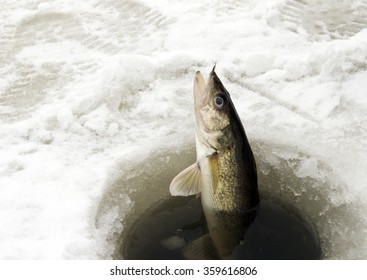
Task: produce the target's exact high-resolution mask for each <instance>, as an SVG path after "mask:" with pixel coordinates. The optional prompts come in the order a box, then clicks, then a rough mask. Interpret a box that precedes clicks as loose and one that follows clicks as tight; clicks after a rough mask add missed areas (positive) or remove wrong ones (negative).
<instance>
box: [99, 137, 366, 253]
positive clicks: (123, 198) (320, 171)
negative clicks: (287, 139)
mask: <svg viewBox="0 0 367 280" xmlns="http://www.w3.org/2000/svg"><path fill="white" fill-rule="evenodd" d="M252 149H253V151H254V154H255V157H256V162H257V165H258V180H259V186H260V187H259V191H260V197H261V199H262V203H263V205H264V207H263V208H264V209H265V210H264V212H265V214H266V215H265V216H267V217H269V215H270V214H271V211H272V210H271V209H275V210H276V211H275V212H276V213H278V214H279V215H283V216H284V215H285V216H287V215H286V214H287V213H286V212H288V214H289V215H290V216H288V218H289V219H290V220H289V221H290V222H292V221H293V222H297V221H298V222H300V223H298V225H299V226H300V227H302V226H303V228H304V230H306V231H308V236H309V237H310V238H311V239H310V240H311V241H310V242H313V243H312V244H313V245H312V246H319V249H320V252H319V253H320V254H319V255H318V256H316V257H310V255H309V257H294V258H317V257H319V258H321V259H355V258H363V254H364V253H363V252H361V250H360V249H359V245H358V244H362V243H363V240H364V229H363V224H361V223H359V220H360V217H361V215H362V214H363V213H360V211H359V209H361V208H360V207H359V204H360V202H358V201H350V197H348V196H347V195H346V193H345V188H344V186H343V184H342V183H341V182H339V181H338V180H336V176H335V174H333V171H332V170H331V169H330V168H329V167H328V165H327V163H325V162H320V161H319V160H318V159H315V158H314V157H312V156H311V155H308V154H306V153H302V152H299V151H297V150H295V149H294V148H292V147H286V146H281V145H276V144H274V143H267V142H263V141H255V142H253V143H252ZM194 160H195V149H194V146H193V145H191V146H190V147H178V148H177V149H166V150H164V149H163V150H159V151H156V152H155V153H154V154H151V155H149V156H146V157H144V158H142V160H141V161H140V162H137V163H135V164H131V163H124V164H123V165H122V167H121V170H119V172H120V176H119V177H118V178H117V179H115V180H113V182H112V183H111V184H110V186H109V187H108V188H107V190H106V192H105V194H104V197H103V199H102V201H101V203H100V206H99V209H98V212H97V217H96V226H97V229H98V231H99V233H100V239H101V240H100V242H104V243H103V246H100V247H101V248H103V252H100V255H101V258H114V259H123V258H134V257H133V255H131V256H130V257H129V256H128V255H126V256H125V255H124V254H126V252H127V250H126V248H128V247H129V246H131V245H132V242H134V240H135V241H136V242H145V241H142V240H143V239H139V240H137V239H136V238H135V237H136V236H135V237H134V236H133V232H134V230H136V228H137V226H138V223H139V221H142V220H144V219H146V218H147V219H149V218H150V219H151V218H152V217H153V216H152V215H153V214H154V213H153V212H152V211H155V213H156V214H157V213H158V214H159V215H161V216H162V215H163V216H164V215H166V214H167V213H168V214H170V215H171V214H172V213H169V211H171V210H172V209H176V210H175V211H183V212H184V211H187V209H190V207H191V208H192V209H194V210H193V214H192V215H187V214H185V213H183V212H182V213H181V214H179V213H175V214H174V215H176V216H177V217H178V218H177V219H181V225H184V222H185V221H183V220H185V219H191V222H193V221H194V220H195V217H196V219H197V215H199V214H198V213H200V210H198V209H200V203H197V202H195V199H194V198H171V197H170V194H169V190H168V188H169V184H170V182H171V180H172V179H173V178H174V176H175V175H176V174H177V173H178V172H180V171H181V170H183V169H184V168H185V167H187V166H188V165H190V164H191V163H192V162H194ZM172 202H174V204H175V205H176V206H174V207H173V206H169V207H168V206H167V207H166V208H163V210H162V208H160V207H161V206H162V203H168V204H170V203H172ZM190 203H191V204H190ZM195 203H196V204H195ZM180 205H181V206H180ZM170 207H171V210H169V209H170ZM172 207H173V208H172ZM180 207H181V208H180ZM195 207H196V208H195ZM198 207H199V208H198ZM159 209H161V210H159ZM180 209H181V210H180ZM195 209H196V210H195ZM289 209H290V210H289ZM172 211H173V210H172ZM172 211H171V212H172ZM152 213H153V214H152ZM159 215H157V217H158V216H159ZM165 217H167V216H165ZM185 217H186V218H185ZM292 217H293V218H292ZM288 218H287V219H288ZM170 219H171V220H172V222H173V219H172V216H171V218H170ZM292 219H293V220H292ZM155 222H157V221H155ZM163 222H166V223H170V222H171V221H170V220H169V219H166V221H163ZM188 222H190V221H188ZM166 225H167V224H166ZM267 226H268V225H267ZM174 227H176V228H174ZM157 228H158V227H157ZM173 228H174V229H173V232H172V231H171V232H169V231H167V232H165V234H166V235H162V236H160V237H159V238H156V239H155V241H154V244H153V245H157V246H158V247H160V248H165V250H166V252H165V254H167V255H165V257H161V258H170V257H172V258H177V255H176V256H172V254H173V255H175V254H177V250H180V249H181V248H182V247H184V246H185V244H184V243H186V242H189V241H190V238H188V237H187V236H183V235H182V234H181V235H180V234H175V231H176V230H177V229H179V228H180V226H177V225H173ZM197 230H203V228H200V227H199V228H198V229H197ZM254 230H255V231H256V230H258V229H256V228H255V229H254ZM250 233H251V232H250ZM146 234H148V233H146ZM150 235H151V233H150ZM134 238H135V239H134ZM192 238H193V237H192ZM191 240H192V239H191ZM296 241H297V240H296ZM142 244H143V243H142ZM142 244H140V245H142ZM164 244H165V245H164ZM284 246H285V245H284ZM143 247H144V246H143ZM168 247H169V248H168ZM258 248H260V247H259V246H258V247H257V248H252V250H253V251H254V250H256V249H258ZM288 249H289V248H288ZM315 250H316V249H315ZM314 252H316V251H314ZM170 254H171V255H170ZM312 256H315V255H312ZM151 258H153V257H151ZM248 258H251V256H250V257H248ZM254 258H269V259H271V258H282V257H281V256H278V257H277V256H275V257H274V256H270V255H267V256H260V257H259V256H258V255H257V256H255V257H254ZM287 258H290V257H289V256H288V257H287Z"/></svg>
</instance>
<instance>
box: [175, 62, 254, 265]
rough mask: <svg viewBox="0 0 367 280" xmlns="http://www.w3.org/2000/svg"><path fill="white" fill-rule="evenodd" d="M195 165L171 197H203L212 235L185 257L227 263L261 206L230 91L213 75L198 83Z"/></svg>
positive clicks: (177, 180) (190, 247) (197, 242)
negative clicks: (221, 259) (257, 208)
mask: <svg viewBox="0 0 367 280" xmlns="http://www.w3.org/2000/svg"><path fill="white" fill-rule="evenodd" d="M194 104H195V117H196V154H197V159H196V162H195V163H194V164H193V165H191V166H189V167H188V168H186V169H185V170H183V171H182V172H181V173H179V174H178V175H177V176H176V177H175V178H174V179H173V180H172V182H171V185H170V192H171V195H173V196H189V195H195V194H199V193H200V198H201V204H202V207H203V211H204V215H205V219H206V222H207V226H208V230H209V234H208V235H204V236H203V237H201V238H199V239H198V240H195V241H193V242H192V243H191V244H190V245H188V246H187V247H186V248H185V249H184V255H185V256H186V257H187V258H193V259H211V258H228V257H230V255H231V254H232V253H233V250H234V249H235V247H236V246H237V245H239V244H240V242H241V240H243V238H244V234H245V232H246V230H247V228H248V227H249V225H250V224H251V222H252V221H253V219H254V218H255V215H256V211H255V210H254V209H255V207H256V206H257V205H258V203H259V193H258V187H257V173H256V163H255V160H254V156H253V153H252V150H251V147H250V145H249V142H248V140H247V137H246V134H245V131H244V129H243V126H242V123H241V121H240V118H239V117H238V114H237V111H236V109H235V107H234V105H233V103H232V100H231V97H230V95H229V93H228V91H227V90H226V89H225V88H224V86H223V84H222V82H221V81H220V79H219V78H218V76H217V74H216V73H215V65H214V67H213V69H212V71H211V72H210V74H209V78H208V81H207V82H205V79H204V77H203V75H202V74H201V73H200V72H199V71H197V72H196V74H195V80H194Z"/></svg>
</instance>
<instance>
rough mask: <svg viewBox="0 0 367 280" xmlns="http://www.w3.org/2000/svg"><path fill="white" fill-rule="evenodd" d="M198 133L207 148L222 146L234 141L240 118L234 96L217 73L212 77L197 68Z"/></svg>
mask: <svg viewBox="0 0 367 280" xmlns="http://www.w3.org/2000/svg"><path fill="white" fill-rule="evenodd" d="M194 103H195V115H196V135H197V138H198V139H199V141H200V142H201V143H202V144H204V145H205V146H206V147H207V148H210V149H215V150H221V149H226V148H230V147H231V146H232V145H233V142H234V139H233V133H232V130H231V126H232V124H233V123H234V122H238V120H237V118H238V117H237V113H236V111H235V109H234V106H233V103H232V100H231V97H230V95H229V93H228V91H227V90H226V89H225V87H224V86H223V84H222V82H221V81H220V79H219V78H218V76H217V74H216V73H215V66H214V67H213V70H212V71H211V72H210V74H209V77H208V81H207V82H206V81H205V78H204V77H203V75H202V74H201V73H200V72H199V71H197V72H196V74H195V81H194Z"/></svg>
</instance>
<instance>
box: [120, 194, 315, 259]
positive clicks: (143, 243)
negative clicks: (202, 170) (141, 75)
mask: <svg viewBox="0 0 367 280" xmlns="http://www.w3.org/2000/svg"><path fill="white" fill-rule="evenodd" d="M207 233H208V229H207V227H206V222H205V218H204V215H203V211H202V208H201V203H200V201H199V200H197V199H196V198H195V197H186V198H183V197H170V198H167V199H165V200H162V201H161V202H160V203H158V204H157V205H155V206H154V207H152V208H151V209H149V210H147V211H146V212H145V213H144V214H143V215H142V216H141V217H140V219H139V220H138V221H137V222H136V223H135V224H134V226H132V227H131V228H130V232H129V234H128V237H127V238H126V239H125V241H124V246H123V247H122V248H121V250H122V255H123V256H124V258H125V259H133V260H140V259H185V258H184V256H183V254H182V250H183V248H185V246H187V245H188V244H190V242H191V241H193V240H196V239H197V238H199V237H201V236H203V235H205V234H207ZM230 258H231V259H265V260H266V259H319V258H320V248H319V242H318V238H317V235H316V233H315V232H314V231H313V230H312V228H311V227H310V226H309V225H308V224H307V223H306V222H305V221H304V220H303V219H302V218H301V217H300V216H299V215H297V214H296V213H295V212H294V211H292V210H291V209H289V207H284V206H281V205H280V204H278V203H276V202H274V201H270V200H262V201H261V203H260V207H259V208H258V210H257V213H256V218H255V219H254V221H253V222H252V224H251V225H250V227H249V229H248V231H247V232H246V233H245V236H244V239H243V241H241V244H239V245H238V246H237V247H236V248H235V249H234V251H233V254H232V255H231V257H230Z"/></svg>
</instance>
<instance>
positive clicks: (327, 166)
mask: <svg viewBox="0 0 367 280" xmlns="http://www.w3.org/2000/svg"><path fill="white" fill-rule="evenodd" d="M0 21H1V24H0V35H1V36H0V45H1V48H0V76H1V79H0V225H1V227H0V259H110V258H114V257H115V256H116V252H115V250H116V247H118V246H117V245H116V244H117V243H119V242H123V240H121V238H120V236H121V234H123V232H124V228H126V227H127V226H128V225H129V222H131V221H132V220H133V219H134V215H135V216H136V215H138V214H139V213H142V212H143V211H144V209H146V208H147V207H148V206H150V205H152V204H154V202H156V201H158V200H159V199H160V198H161V197H163V196H165V195H168V186H169V182H170V180H171V179H172V178H173V177H174V176H175V175H176V174H177V173H178V172H179V171H181V170H182V169H183V167H185V166H187V165H188V164H190V162H191V161H192V160H193V159H194V157H195V155H194V129H193V127H194V117H193V95H192V84H193V77H194V73H195V72H196V71H197V70H200V71H201V72H203V73H204V74H206V75H207V74H208V73H209V71H210V69H211V68H212V67H213V64H214V62H217V69H216V71H217V74H218V75H219V77H220V78H221V80H222V81H223V83H224V85H225V86H226V88H227V89H228V91H229V92H230V93H231V96H232V99H233V102H234V104H235V106H236V108H237V111H238V113H239V115H240V117H241V119H242V122H243V125H244V127H245V130H246V133H247V135H248V138H249V141H250V143H251V145H252V147H253V150H254V153H255V156H256V160H257V164H258V172H259V181H260V186H262V187H260V194H261V195H262V196H266V197H268V198H273V199H275V200H276V199H278V200H282V201H284V202H286V203H290V204H292V205H293V206H294V207H296V208H297V209H299V210H300V211H301V213H303V214H304V216H305V217H307V218H308V219H309V220H310V222H311V223H312V224H313V225H314V226H315V229H316V231H317V232H318V234H319V237H320V242H321V247H322V257H323V258H326V259H366V258H367V238H366V237H367V219H366V215H365V214H366V210H367V202H366V201H367V200H366V198H367V190H366V186H367V175H366V170H367V160H366V158H367V127H366V123H367V115H366V113H365V112H366V110H367V92H366V89H367V65H366V61H367V2H366V1H364V0H354V1H349V0H335V1H331V0H326V1H316V0H303V1H300V0H261V1H255V0H248V1H239V0H228V1H219V0H218V1H217V0H214V1H213V0H210V1H208V0H202V1H193V0H189V1H174V2H172V1H167V0H159V1H148V0H126V1H117V0H116V1H107V2H106V1H97V0H95V1H94V0H90V1H82V2H75V1H74V2H71V1H57V0H56V1H50V2H49V1H40V0H28V1H26V0H23V1H5V3H3V5H2V10H1V12H0ZM167 182H168V184H167Z"/></svg>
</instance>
